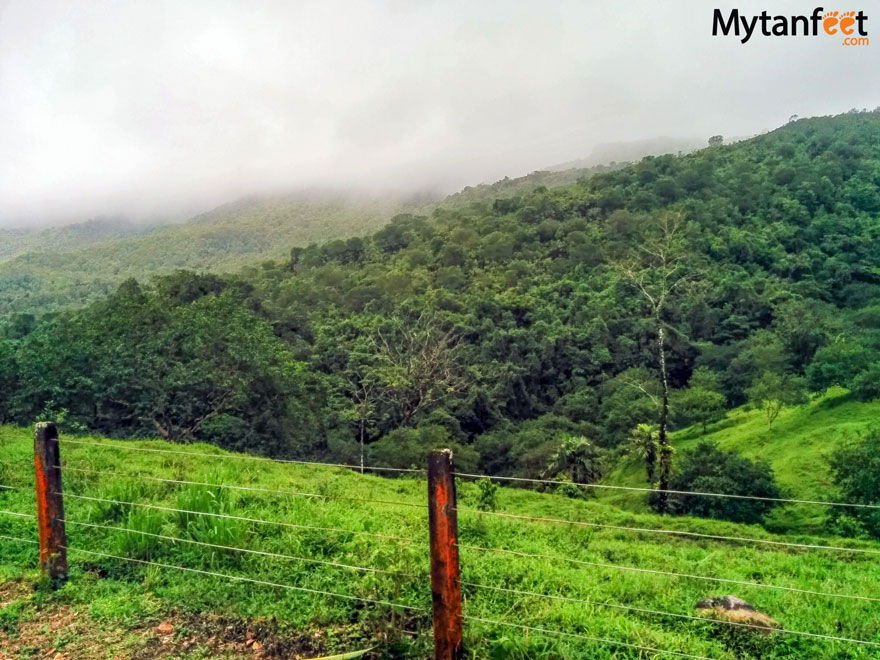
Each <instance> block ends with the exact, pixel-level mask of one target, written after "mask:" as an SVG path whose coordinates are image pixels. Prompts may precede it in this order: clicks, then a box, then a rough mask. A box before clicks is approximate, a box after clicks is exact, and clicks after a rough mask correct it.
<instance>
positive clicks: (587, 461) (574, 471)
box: [542, 434, 602, 484]
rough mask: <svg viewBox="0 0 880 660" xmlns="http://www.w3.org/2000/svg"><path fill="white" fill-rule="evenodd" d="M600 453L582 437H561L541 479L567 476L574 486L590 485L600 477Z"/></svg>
mask: <svg viewBox="0 0 880 660" xmlns="http://www.w3.org/2000/svg"><path fill="white" fill-rule="evenodd" d="M601 459H602V452H601V450H600V449H599V448H598V447H596V446H595V445H594V444H593V443H592V442H590V441H589V440H587V438H584V437H582V436H570V435H568V434H566V435H564V436H562V444H560V445H559V448H558V449H557V450H556V452H555V453H554V454H553V456H551V457H550V462H549V464H548V465H547V469H546V470H544V474H543V475H542V477H543V478H544V479H552V478H553V477H556V476H557V475H559V474H567V475H568V476H569V477H571V480H572V481H573V482H574V483H576V484H590V483H593V482H595V481H598V480H599V479H600V478H601V477H602V467H601Z"/></svg>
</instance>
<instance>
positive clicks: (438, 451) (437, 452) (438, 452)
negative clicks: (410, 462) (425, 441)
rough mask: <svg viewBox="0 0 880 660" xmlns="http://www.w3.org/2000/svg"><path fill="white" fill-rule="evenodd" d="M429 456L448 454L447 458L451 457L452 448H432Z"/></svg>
mask: <svg viewBox="0 0 880 660" xmlns="http://www.w3.org/2000/svg"><path fill="white" fill-rule="evenodd" d="M431 456H448V457H449V459H450V460H451V459H452V450H451V449H434V450H433V451H432V452H431Z"/></svg>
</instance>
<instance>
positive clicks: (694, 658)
mask: <svg viewBox="0 0 880 660" xmlns="http://www.w3.org/2000/svg"><path fill="white" fill-rule="evenodd" d="M462 619H463V620H465V621H477V622H479V623H487V624H489V625H493V626H506V627H508V628H517V629H519V630H526V631H529V632H536V633H542V634H545V635H558V636H560V637H571V638H575V639H582V640H586V641H588V642H596V643H599V644H608V645H610V646H621V647H623V648H628V649H633V650H636V651H646V652H648V653H659V654H661V655H671V656H674V657H677V658H689V659H690V660H715V659H714V658H710V657H707V656H704V655H694V654H692V653H683V652H681V651H666V650H664V649H658V648H654V647H652V646H641V645H639V644H632V643H631V642H619V641H617V640H614V639H604V638H602V637H591V636H589V635H582V634H580V633H570V632H563V631H561V630H551V629H549V628H538V627H535V626H526V625H523V624H521V623H510V622H509V621H496V620H494V619H484V618H482V617H478V616H470V615H464V616H462Z"/></svg>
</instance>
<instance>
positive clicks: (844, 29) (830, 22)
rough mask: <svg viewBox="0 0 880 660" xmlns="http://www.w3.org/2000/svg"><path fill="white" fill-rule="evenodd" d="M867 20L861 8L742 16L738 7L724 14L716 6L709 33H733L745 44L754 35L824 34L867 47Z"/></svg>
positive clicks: (805, 35) (797, 35) (801, 35)
mask: <svg viewBox="0 0 880 660" xmlns="http://www.w3.org/2000/svg"><path fill="white" fill-rule="evenodd" d="M867 23H868V17H867V16H866V15H865V12H863V11H858V12H857V11H826V10H825V8H824V7H816V9H814V10H813V13H812V14H811V15H809V16H797V15H796V16H771V15H770V14H768V13H767V12H766V11H762V12H761V13H760V14H757V15H755V16H745V15H743V14H740V12H739V9H732V10H731V11H730V13H729V14H728V15H727V16H725V15H724V12H723V11H722V10H720V9H716V10H715V16H714V19H713V21H712V35H713V36H716V37H717V36H718V34H719V33H720V34H723V35H724V36H725V37H727V36H730V35H733V36H736V37H739V38H740V41H741V42H742V43H746V42H747V41H749V40H750V39H751V38H752V36H754V35H756V34H760V35H762V36H765V37H818V36H819V35H820V34H824V35H828V36H832V37H833V36H837V37H838V38H840V37H843V40H842V43H843V45H844V46H867V45H869V43H870V42H869V41H868V29H867V27H866V25H867ZM820 27H821V32H820Z"/></svg>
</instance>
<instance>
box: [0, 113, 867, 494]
mask: <svg viewBox="0 0 880 660" xmlns="http://www.w3.org/2000/svg"><path fill="white" fill-rule="evenodd" d="M878 186H880V114H878V113H876V112H875V113H852V114H848V115H844V116H839V117H834V118H819V119H810V120H801V121H798V122H796V123H793V124H790V125H787V126H785V127H783V128H781V129H779V130H777V131H775V132H772V133H769V134H767V135H763V136H760V137H758V138H755V139H752V140H749V141H746V142H741V143H737V144H735V145H731V146H716V147H711V148H708V149H704V150H702V151H699V152H696V153H693V154H690V155H686V156H682V157H677V156H662V157H652V158H646V159H644V160H643V161H641V162H640V163H638V164H636V165H633V166H629V167H626V168H623V169H620V170H618V171H613V172H606V173H602V174H597V175H595V176H592V177H590V178H587V179H584V180H582V181H581V182H579V183H576V184H574V185H568V186H562V187H554V188H544V187H539V188H537V189H535V190H533V191H531V192H528V193H524V194H522V195H518V196H514V197H511V198H507V199H498V200H497V201H494V202H488V201H487V202H478V203H475V204H473V205H470V206H468V207H463V208H446V209H444V208H440V209H438V210H436V211H434V212H433V213H432V214H431V215H430V217H422V216H417V215H408V214H404V215H398V216H397V217H395V218H394V219H393V220H392V221H391V222H390V224H388V225H387V226H385V227H384V228H382V229H380V230H379V231H377V232H375V233H374V234H372V235H371V236H367V237H363V238H348V239H346V240H341V239H340V240H333V241H331V242H328V243H324V244H321V245H311V246H308V247H295V248H293V249H292V250H291V251H289V252H290V253H289V255H287V256H286V257H285V258H279V259H277V260H275V261H274V262H271V263H265V264H263V265H261V266H260V267H259V268H256V267H249V268H245V269H244V270H242V271H241V272H240V274H239V275H237V276H234V277H232V276H218V275H199V274H195V273H191V272H178V273H176V274H174V275H172V276H168V277H163V278H159V279H157V280H155V281H153V282H146V281H142V282H136V281H134V280H129V281H127V282H125V283H124V284H123V285H122V286H121V287H120V288H119V289H118V291H116V292H115V293H114V294H113V295H111V296H109V297H108V298H106V299H105V300H101V301H99V302H97V303H95V304H93V305H91V306H90V307H88V308H86V309H83V310H81V311H74V312H66V313H63V314H58V315H55V316H50V317H47V318H43V319H42V320H39V321H34V320H33V319H32V318H30V317H27V316H18V317H12V318H11V319H10V320H9V321H8V323H7V327H6V329H5V339H4V340H3V342H2V343H0V420H2V421H4V422H13V423H26V422H30V421H32V420H33V419H34V418H36V417H41V416H42V417H45V416H52V417H56V418H59V419H63V420H64V423H65V424H66V425H67V427H68V429H78V428H80V429H93V430H96V431H99V432H101V433H104V434H109V435H115V436H141V435H153V436H155V435H159V436H161V437H163V438H166V439H171V440H176V441H181V442H190V441H194V440H200V441H207V442H211V443H216V444H218V445H221V446H223V447H226V448H232V449H247V450H253V451H258V452H264V453H267V454H272V455H275V456H286V457H294V456H295V457H311V458H319V457H320V458H331V459H334V460H340V461H342V460H344V461H356V460H358V459H359V453H360V446H361V443H362V444H363V446H364V447H365V449H366V452H367V454H368V458H369V460H371V461H372V462H374V463H378V464H385V465H399V466H409V465H411V464H420V463H421V461H422V456H423V454H424V451H425V449H426V448H431V447H436V446H439V445H452V446H454V447H456V449H457V456H458V461H459V463H460V464H461V465H462V466H463V467H464V468H468V467H474V468H479V469H480V470H482V471H485V472H489V473H492V474H504V475H528V476H541V475H551V476H555V475H558V474H565V475H568V478H573V479H575V480H577V481H590V480H594V479H596V478H599V477H600V476H601V475H602V474H603V473H607V471H608V470H609V469H610V466H612V465H613V463H614V461H615V460H616V459H617V457H619V456H620V455H622V454H623V453H625V452H629V451H637V450H638V447H637V446H636V448H635V449H633V446H634V443H635V445H637V444H638V437H639V436H638V433H634V430H638V429H639V428H640V426H639V425H648V426H647V427H646V428H647V429H648V430H647V431H646V434H647V437H648V438H649V439H650V438H652V437H653V434H654V433H656V432H659V433H660V434H661V435H664V434H665V431H666V429H667V426H668V427H669V428H674V427H684V426H687V425H691V424H696V427H695V428H696V429H700V428H701V427H702V426H704V425H708V424H711V423H713V422H715V421H717V420H718V419H719V418H720V417H722V416H723V415H724V412H725V410H726V409H728V408H730V407H734V406H739V405H742V404H744V403H747V402H751V403H752V404H753V405H754V406H757V407H759V408H761V409H762V410H763V411H765V413H766V421H767V424H768V430H769V429H772V428H773V423H774V421H775V418H776V417H775V415H776V414H778V412H779V410H780V409H782V408H783V407H785V406H788V405H799V404H801V403H803V402H804V401H805V400H806V396H807V392H809V391H813V392H816V391H821V390H824V389H825V388H828V387H830V386H842V387H845V388H848V389H849V390H851V391H852V393H851V394H850V395H849V396H850V397H852V398H853V399H854V400H859V399H861V400H869V399H873V398H875V397H876V396H877V395H878V394H880V391H878V383H880V240H878V239H880V224H878V218H880V193H878ZM351 229H352V232H351V233H357V232H356V231H355V230H356V229H357V228H356V227H351ZM228 239H229V245H230V246H232V245H235V244H237V241H238V240H239V239H240V237H238V235H233V234H230V235H229V237H228ZM144 245H146V244H144ZM232 259H233V261H234V258H232ZM101 263H102V262H101V261H100V260H98V261H97V262H96V264H97V265H96V268H101V267H102V266H100V264H101ZM230 263H231V262H230ZM168 265H170V266H173V265H176V264H175V263H174V257H173V254H171V255H169V256H168ZM90 266H91V264H81V265H80V267H81V268H82V269H83V270H85V271H86V272H91V268H90ZM664 376H665V378H664ZM664 383H668V385H669V387H670V390H671V391H670V393H669V396H668V399H669V402H670V406H669V410H668V415H667V414H666V406H665V405H664V401H665V400H666V398H667V397H666V396H665V394H666V393H665V392H664ZM774 411H775V413H774ZM695 432H699V431H695ZM642 446H643V447H648V449H649V450H650V451H659V452H660V454H661V455H660V457H659V460H660V464H661V466H660V469H661V471H662V469H663V465H662V464H663V461H664V460H666V461H668V460H671V459H670V456H671V454H672V451H671V449H669V448H668V447H666V446H665V438H662V437H661V441H660V446H659V447H657V446H656V443H655V444H652V442H647V443H643V445H642ZM667 476H668V475H667ZM661 478H662V477H661Z"/></svg>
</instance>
